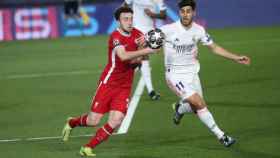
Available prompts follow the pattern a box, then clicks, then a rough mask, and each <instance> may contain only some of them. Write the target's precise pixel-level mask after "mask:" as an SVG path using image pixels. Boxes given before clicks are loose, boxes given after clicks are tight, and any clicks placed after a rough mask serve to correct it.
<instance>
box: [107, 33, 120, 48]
mask: <svg viewBox="0 0 280 158" xmlns="http://www.w3.org/2000/svg"><path fill="white" fill-rule="evenodd" d="M110 45H111V47H112V49H115V48H117V47H120V46H122V44H121V41H120V38H119V37H118V36H116V35H114V34H113V35H111V40H110Z"/></svg>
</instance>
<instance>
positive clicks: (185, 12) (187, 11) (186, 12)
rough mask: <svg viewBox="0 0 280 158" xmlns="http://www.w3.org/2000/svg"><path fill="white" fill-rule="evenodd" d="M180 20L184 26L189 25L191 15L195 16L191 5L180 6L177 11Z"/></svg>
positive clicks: (191, 18) (191, 19)
mask: <svg viewBox="0 0 280 158" xmlns="http://www.w3.org/2000/svg"><path fill="white" fill-rule="evenodd" d="M179 14H180V17H181V22H182V24H183V25H184V26H186V27H188V26H190V25H191V23H192V21H193V17H194V16H195V11H194V10H193V9H192V7H191V6H185V7H182V8H181V9H180V11H179Z"/></svg>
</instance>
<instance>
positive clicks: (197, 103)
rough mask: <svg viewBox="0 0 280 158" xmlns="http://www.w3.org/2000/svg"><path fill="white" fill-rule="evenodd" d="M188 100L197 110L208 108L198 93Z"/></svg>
mask: <svg viewBox="0 0 280 158" xmlns="http://www.w3.org/2000/svg"><path fill="white" fill-rule="evenodd" d="M187 100H188V102H189V103H190V104H191V105H192V108H194V109H195V110H199V109H203V108H204V107H206V104H205V101H204V100H203V98H201V97H200V96H199V95H198V94H197V93H195V94H194V95H192V96H190V97H189V98H188V99H187Z"/></svg>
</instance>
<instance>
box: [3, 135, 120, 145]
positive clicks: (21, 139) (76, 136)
mask: <svg viewBox="0 0 280 158" xmlns="http://www.w3.org/2000/svg"><path fill="white" fill-rule="evenodd" d="M93 134H94V133H92V134H84V135H75V136H70V138H82V137H92V136H93ZM120 134H122V133H120ZM113 135H119V133H113ZM52 139H62V138H61V136H50V137H30V138H16V139H0V143H9V142H22V141H40V140H52Z"/></svg>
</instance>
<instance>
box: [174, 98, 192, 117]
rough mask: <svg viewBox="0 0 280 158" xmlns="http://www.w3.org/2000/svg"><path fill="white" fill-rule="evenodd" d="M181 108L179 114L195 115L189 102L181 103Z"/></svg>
mask: <svg viewBox="0 0 280 158" xmlns="http://www.w3.org/2000/svg"><path fill="white" fill-rule="evenodd" d="M180 104H181V106H180V107H179V109H178V112H179V113H180V114H184V113H193V110H192V107H191V105H190V104H189V103H188V102H182V101H180Z"/></svg>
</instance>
